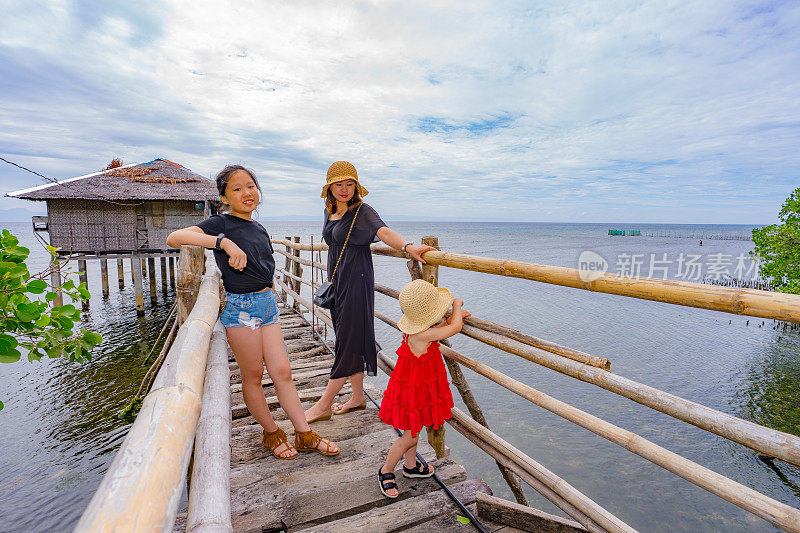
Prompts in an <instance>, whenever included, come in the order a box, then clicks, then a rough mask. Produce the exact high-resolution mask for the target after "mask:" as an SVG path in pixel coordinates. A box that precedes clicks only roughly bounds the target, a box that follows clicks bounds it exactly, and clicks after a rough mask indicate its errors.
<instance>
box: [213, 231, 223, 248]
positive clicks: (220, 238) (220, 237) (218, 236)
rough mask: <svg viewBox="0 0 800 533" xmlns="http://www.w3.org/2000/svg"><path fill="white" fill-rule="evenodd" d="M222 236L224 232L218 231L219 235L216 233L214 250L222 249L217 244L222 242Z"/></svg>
mask: <svg viewBox="0 0 800 533" xmlns="http://www.w3.org/2000/svg"><path fill="white" fill-rule="evenodd" d="M224 238H225V234H224V233H220V234H219V235H217V243H216V244H215V245H214V249H215V250H219V251H222V248H220V246H219V245H220V244H222V239H224Z"/></svg>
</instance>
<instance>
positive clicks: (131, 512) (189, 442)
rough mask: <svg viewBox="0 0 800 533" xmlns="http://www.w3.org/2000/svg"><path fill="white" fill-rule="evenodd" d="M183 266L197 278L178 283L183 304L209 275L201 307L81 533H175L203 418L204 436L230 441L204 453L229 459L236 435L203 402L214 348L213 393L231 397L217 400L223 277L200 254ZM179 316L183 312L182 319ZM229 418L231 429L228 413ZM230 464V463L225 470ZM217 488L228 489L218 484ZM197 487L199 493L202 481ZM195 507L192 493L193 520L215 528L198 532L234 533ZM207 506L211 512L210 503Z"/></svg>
mask: <svg viewBox="0 0 800 533" xmlns="http://www.w3.org/2000/svg"><path fill="white" fill-rule="evenodd" d="M189 256H192V257H189ZM203 257H204V259H205V261H204V262H203V261H198V258H203ZM181 258H182V259H183V261H182V262H179V264H192V265H195V266H194V267H192V268H193V270H192V271H191V272H185V273H184V274H189V276H186V275H184V276H183V279H184V282H183V283H181V281H180V278H179V284H180V285H181V289H182V291H179V298H181V297H188V296H190V294H189V293H191V292H192V291H191V289H190V288H189V287H190V285H189V284H188V283H186V282H185V280H186V279H188V278H199V276H200V274H202V272H203V270H202V269H203V266H204V267H205V274H203V275H202V278H201V279H199V280H198V281H199V286H198V288H197V292H196V294H195V295H194V298H192V299H196V302H192V306H191V307H189V308H188V309H187V308H186V307H185V306H184V307H183V309H184V310H186V311H188V310H189V309H190V310H191V312H190V313H188V316H184V317H183V318H184V321H183V324H182V325H181V327H180V329H179V330H178V333H177V335H176V337H175V340H174V341H173V343H172V346H171V348H170V349H169V351H168V352H167V356H166V359H165V361H164V364H163V366H162V367H161V370H160V371H159V372H158V375H157V376H156V379H155V381H154V382H153V387H152V389H151V390H150V392H149V393H148V394H147V396H145V398H144V400H143V402H142V407H141V410H140V412H139V415H138V416H137V417H136V420H135V421H134V423H133V425H132V426H131V428H130V429H129V431H128V434H127V436H126V437H125V440H124V441H123V443H122V446H121V447H120V449H119V451H117V454H116V456H115V457H114V461H113V462H112V463H111V466H110V467H109V469H108V471H107V472H106V474H105V476H104V477H103V481H102V482H101V483H100V486H99V487H98V489H97V491H96V492H95V494H94V497H93V498H92V500H91V502H90V503H89V506H88V507H87V508H86V510H85V511H84V513H83V516H81V519H80V521H79V522H78V525H77V526H76V528H75V531H77V532H96V531H109V532H111V531H171V530H172V527H173V524H174V522H175V518H176V516H177V512H178V504H179V503H180V497H181V493H182V491H183V482H184V479H186V474H187V470H188V468H189V459H190V457H191V456H192V447H193V444H194V440H195V429H196V426H197V425H198V420H199V419H200V416H201V410H202V411H203V413H204V415H205V416H204V419H203V422H202V424H201V428H202V427H212V428H214V429H212V432H214V433H219V434H220V435H221V436H224V442H223V443H216V444H212V445H211V446H210V447H209V446H208V445H207V444H208V443H207V442H206V443H200V445H201V446H203V447H204V448H203V449H205V450H209V449H210V450H215V449H221V448H224V449H225V450H228V453H229V449H228V439H229V436H230V430H228V431H226V432H224V433H222V432H218V431H217V426H218V427H222V426H224V423H223V422H222V421H220V420H216V419H215V417H216V416H223V415H222V412H221V410H220V409H216V410H215V409H214V408H213V406H210V405H209V404H208V403H209V401H210V400H211V399H212V396H211V395H210V394H208V395H205V396H204V394H203V390H204V382H205V381H206V373H207V363H208V357H209V345H211V348H212V349H213V350H214V351H215V355H212V361H211V363H210V364H208V369H209V370H210V371H211V373H210V374H209V375H210V376H211V377H210V378H209V383H208V385H209V386H217V385H219V383H220V382H222V384H223V385H225V387H224V389H225V390H224V394H217V395H216V396H218V397H221V398H223V399H227V401H230V393H229V390H228V387H229V384H228V379H227V376H225V377H224V381H223V376H222V375H218V374H219V372H218V367H220V366H221V365H220V363H219V358H220V355H219V353H220V351H221V348H220V342H219V340H218V339H219V334H218V333H217V338H216V339H217V340H215V342H214V343H211V338H212V330H213V328H214V327H215V325H216V324H217V317H218V315H219V304H220V292H219V282H220V272H219V270H218V269H217V265H216V262H215V261H214V257H213V255H212V254H211V252H206V253H205V254H203V251H202V249H201V248H198V247H188V246H184V247H183V248H182V249H181ZM180 309H181V305H179V311H180ZM223 340H224V335H223ZM224 357H225V364H224V368H225V371H226V372H227V369H228V364H227V352H224ZM225 416H227V417H228V424H230V410H229V409H228V410H227V413H226V415H225ZM229 462H230V458H229V456H228V461H227V462H226V463H225V468H226V469H227V467H228V465H229ZM204 469H206V470H208V469H212V467H209V466H208V464H207V463H205V462H203V461H201V460H198V461H195V468H194V470H195V475H196V476H197V475H199V476H200V478H201V479H202V478H203V475H202V474H201V473H200V471H201V470H204ZM225 479H227V470H226V472H225ZM215 483H216V484H218V485H221V483H220V481H219V480H218V479H217V480H216V481H215ZM193 485H195V486H197V480H195V483H193ZM229 499H230V494H229V492H228V491H227V489H225V497H224V500H225V501H226V502H227V505H230V502H229ZM193 501H194V502H195V503H194V504H193ZM196 501H197V498H193V497H192V494H191V492H190V519H191V517H192V516H193V517H195V518H196V519H195V521H194V523H200V522H205V524H209V526H206V525H203V524H200V525H199V526H198V527H195V528H194V529H192V531H202V530H205V531H209V530H214V531H225V530H226V529H225V521H226V520H227V530H228V531H230V511H229V510H228V513H227V518H226V517H225V516H224V514H223V516H222V518H218V517H209V514H210V511H211V507H212V506H209V507H208V508H205V509H201V508H198V506H197V504H196ZM203 506H207V502H206V501H205V500H204V501H203ZM201 507H202V506H201ZM215 509H216V510H217V511H218V512H222V513H224V509H221V508H220V507H216V508H215ZM204 511H205V512H204ZM200 515H203V516H202V517H200ZM197 518H199V520H198V519H197Z"/></svg>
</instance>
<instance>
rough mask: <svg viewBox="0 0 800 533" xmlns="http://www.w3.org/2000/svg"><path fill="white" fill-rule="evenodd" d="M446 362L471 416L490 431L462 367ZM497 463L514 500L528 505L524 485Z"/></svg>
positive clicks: (448, 360)
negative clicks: (523, 489)
mask: <svg viewBox="0 0 800 533" xmlns="http://www.w3.org/2000/svg"><path fill="white" fill-rule="evenodd" d="M444 362H445V364H446V365H447V370H448V371H449V372H450V379H451V380H452V382H453V385H455V386H456V390H458V393H459V394H460V395H461V399H462V400H463V401H464V405H466V406H467V410H468V411H469V414H470V416H471V417H472V418H473V420H475V422H477V423H478V424H480V425H482V426H483V427H485V428H486V429H489V423H488V422H486V417H485V416H484V415H483V409H481V406H480V404H478V400H476V399H475V396H474V395H473V394H472V389H471V388H470V386H469V383H467V378H466V377H465V376H464V373H463V372H462V371H461V367H460V366H458V363H456V362H455V361H453V360H451V359H447V358H445V359H444ZM496 462H497V468H498V469H499V470H500V474H502V476H503V479H505V480H506V483H507V484H508V488H510V489H511V492H512V493H513V494H514V498H515V499H516V500H517V503H519V504H521V505H528V500H527V498H525V493H524V492H523V491H522V484H521V483H520V480H519V478H518V477H517V476H516V475H515V474H514V472H512V471H511V470H509V469H508V468H507V467H506V466H504V465H502V464H501V463H500V462H499V461H496Z"/></svg>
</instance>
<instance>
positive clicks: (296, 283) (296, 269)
mask: <svg viewBox="0 0 800 533" xmlns="http://www.w3.org/2000/svg"><path fill="white" fill-rule="evenodd" d="M294 242H295V243H298V244H299V243H300V237H299V236H298V235H295V237H294ZM292 255H293V256H295V257H300V250H299V249H297V250H292ZM292 274H294V275H295V276H297V277H301V276H302V275H303V269H302V268H301V267H300V262H299V261H294V262H293V264H292ZM289 285H291V286H293V287H294V292H296V293H297V294H300V282H299V281H298V280H291V281H289ZM292 307H293V308H294V310H295V311H300V303H299V302H298V301H297V300H295V301H294V304H293V305H292Z"/></svg>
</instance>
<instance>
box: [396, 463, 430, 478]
mask: <svg viewBox="0 0 800 533" xmlns="http://www.w3.org/2000/svg"><path fill="white" fill-rule="evenodd" d="M422 468H423V467H422V463H420V462H419V461H417V464H416V465H415V466H414V468H406V466H405V465H403V475H404V476H405V477H407V478H414V477H431V476H432V475H433V474H434V473H435V472H434V471H433V469H431V467H430V466H429V465H425V470H423V469H422Z"/></svg>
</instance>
